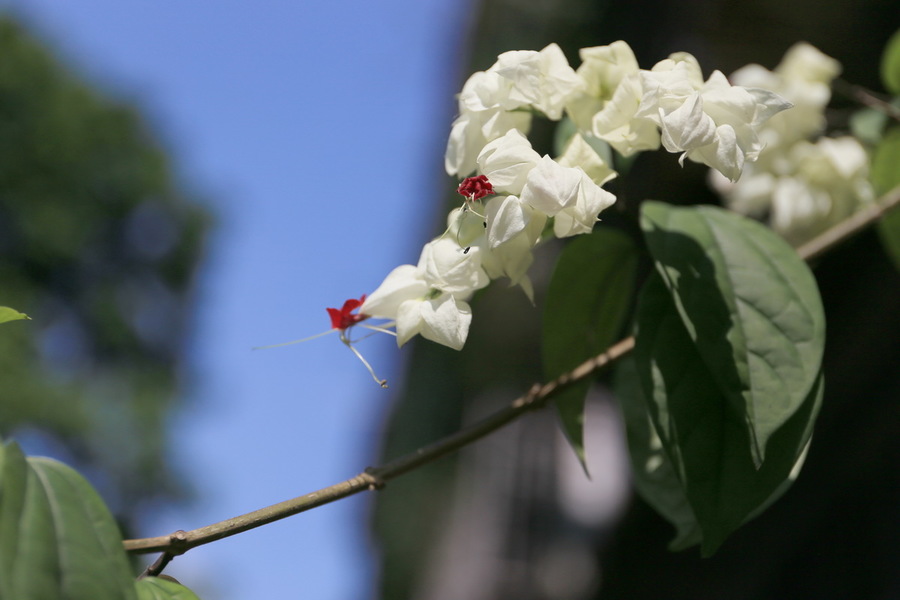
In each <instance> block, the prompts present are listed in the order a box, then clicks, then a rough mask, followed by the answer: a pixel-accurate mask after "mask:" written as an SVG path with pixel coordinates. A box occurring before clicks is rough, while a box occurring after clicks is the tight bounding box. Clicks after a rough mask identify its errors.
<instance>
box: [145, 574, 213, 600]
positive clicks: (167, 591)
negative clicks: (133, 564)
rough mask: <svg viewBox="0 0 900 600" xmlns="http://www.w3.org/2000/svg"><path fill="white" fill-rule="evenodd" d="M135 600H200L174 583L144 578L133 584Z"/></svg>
mask: <svg viewBox="0 0 900 600" xmlns="http://www.w3.org/2000/svg"><path fill="white" fill-rule="evenodd" d="M135 588H136V589H137V600H200V599H199V598H198V597H197V595H196V594H194V592H192V591H191V590H189V589H187V588H186V587H184V586H183V585H181V584H179V583H175V582H174V581H167V580H165V579H161V578H159V577H145V578H144V579H141V580H140V581H137V582H136V583H135Z"/></svg>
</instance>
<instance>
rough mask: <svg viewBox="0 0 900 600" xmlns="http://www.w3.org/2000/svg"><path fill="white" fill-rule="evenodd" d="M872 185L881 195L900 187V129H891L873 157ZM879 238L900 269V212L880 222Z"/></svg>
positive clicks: (894, 211) (883, 218) (889, 215)
mask: <svg viewBox="0 0 900 600" xmlns="http://www.w3.org/2000/svg"><path fill="white" fill-rule="evenodd" d="M870 175H871V179H872V185H873V186H874V187H875V192H876V193H877V194H879V195H881V194H885V193H887V192H888V191H890V190H891V189H893V188H895V187H896V186H898V185H900V127H894V128H893V129H890V130H889V131H888V132H887V134H886V135H885V136H884V138H883V139H882V140H881V143H879V144H878V146H876V148H875V153H874V154H873V155H872V170H871V172H870ZM878 236H879V237H880V238H881V244H882V245H883V246H884V249H885V251H886V252H887V253H888V256H890V257H891V259H892V260H893V261H894V264H895V265H896V266H897V268H898V269H900V210H893V211H891V212H889V213H888V214H886V215H885V216H884V217H882V218H881V219H880V220H879V221H878Z"/></svg>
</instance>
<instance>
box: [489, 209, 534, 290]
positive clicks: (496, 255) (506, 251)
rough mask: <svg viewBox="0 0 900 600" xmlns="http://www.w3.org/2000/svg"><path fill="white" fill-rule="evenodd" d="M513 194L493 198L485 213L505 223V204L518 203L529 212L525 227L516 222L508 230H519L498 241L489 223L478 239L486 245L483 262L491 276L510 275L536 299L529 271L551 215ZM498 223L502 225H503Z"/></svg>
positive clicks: (511, 282) (511, 283) (516, 283)
mask: <svg viewBox="0 0 900 600" xmlns="http://www.w3.org/2000/svg"><path fill="white" fill-rule="evenodd" d="M512 198H513V199H512V200H511V199H510V198H503V197H495V198H491V199H490V201H488V203H487V205H486V206H485V216H486V217H487V219H488V223H502V222H503V221H504V216H503V212H504V205H509V204H511V203H516V204H519V206H521V209H522V210H523V211H525V212H527V213H528V218H527V219H525V222H524V224H523V225H522V226H521V228H519V225H515V226H512V227H509V228H506V229H504V231H506V232H509V231H511V230H513V229H516V230H517V231H516V232H515V233H512V234H511V235H504V236H503V240H502V242H500V243H494V242H495V241H496V240H495V239H492V234H491V228H490V227H488V229H487V232H486V234H485V235H484V236H483V237H482V238H481V240H480V242H477V243H480V244H481V245H482V254H481V261H482V266H483V267H484V270H485V271H487V274H488V275H489V276H490V277H491V279H497V278H499V277H508V278H509V280H510V285H519V286H521V287H522V290H523V291H524V292H525V295H526V296H528V299H529V300H532V301H533V300H534V290H533V288H532V285H531V280H530V279H528V275H527V273H528V268H529V267H530V266H531V263H532V262H533V261H534V257H533V255H532V249H533V248H534V246H535V245H536V244H537V242H538V240H539V239H540V237H541V233H542V232H543V230H544V224H545V223H546V222H547V216H546V215H545V214H543V213H541V212H539V211H537V210H535V209H533V208H532V207H530V206H528V205H525V204H522V203H521V202H520V201H519V200H518V198H515V197H512ZM498 227H501V228H502V226H501V225H498Z"/></svg>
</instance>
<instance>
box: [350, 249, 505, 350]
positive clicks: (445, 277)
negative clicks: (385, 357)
mask: <svg viewBox="0 0 900 600" xmlns="http://www.w3.org/2000/svg"><path fill="white" fill-rule="evenodd" d="M481 251H482V249H481V248H480V247H477V246H472V247H469V248H462V247H460V246H459V244H458V243H457V242H456V241H454V240H453V239H450V238H448V237H443V236H442V237H440V238H437V239H435V240H432V241H431V242H429V243H428V244H425V247H424V248H423V249H422V254H421V255H420V257H419V264H418V265H416V266H413V265H401V266H399V267H397V268H396V269H394V270H393V271H391V272H390V273H389V274H388V276H387V277H386V278H385V280H384V281H383V282H382V284H381V285H380V286H378V289H376V290H375V291H374V292H372V293H371V294H370V295H369V296H368V297H366V299H365V301H364V302H363V304H362V306H360V308H359V312H360V313H361V314H366V315H368V316H370V317H376V318H383V319H392V320H394V326H395V328H396V332H397V345H399V346H402V345H403V344H405V343H406V342H407V341H409V339H410V338H412V337H413V336H414V335H416V334H421V335H422V337H424V338H426V339H429V340H432V341H434V342H438V343H439V344H444V345H445V346H450V347H451V348H454V349H456V350H459V349H460V348H462V346H463V344H464V343H465V341H466V335H467V334H468V331H469V323H471V320H472V310H471V308H470V307H469V305H468V304H467V303H466V300H468V298H469V297H470V296H471V295H472V293H473V292H474V291H475V290H477V289H480V288H483V287H485V286H486V285H487V284H488V283H489V282H490V280H489V278H488V275H487V273H486V272H485V271H484V269H483V268H482V266H481Z"/></svg>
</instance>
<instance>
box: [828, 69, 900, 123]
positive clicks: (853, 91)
mask: <svg viewBox="0 0 900 600" xmlns="http://www.w3.org/2000/svg"><path fill="white" fill-rule="evenodd" d="M832 87H833V88H834V91H835V92H838V93H839V94H843V95H844V96H848V97H850V98H852V99H853V100H855V101H857V102H859V103H860V104H862V105H863V106H868V107H869V108H874V109H875V110H877V111H879V112H882V113H884V114H886V115H887V116H888V117H890V118H892V119H894V120H895V121H900V108H897V107H896V106H894V105H893V104H891V103H890V102H888V101H887V100H884V99H882V98H880V97H878V96H877V95H876V94H875V93H874V92H872V91H871V90H868V89H866V88H864V87H863V86H861V85H856V84H855V83H850V82H849V81H845V80H843V79H835V80H834V81H833V82H832Z"/></svg>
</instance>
